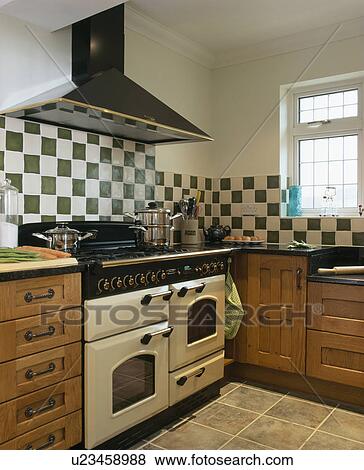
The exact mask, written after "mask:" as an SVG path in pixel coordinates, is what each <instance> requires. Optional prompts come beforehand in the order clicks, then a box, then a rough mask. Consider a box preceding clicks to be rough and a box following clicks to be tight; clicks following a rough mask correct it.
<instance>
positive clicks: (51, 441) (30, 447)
mask: <svg viewBox="0 0 364 470" xmlns="http://www.w3.org/2000/svg"><path fill="white" fill-rule="evenodd" d="M55 441H56V436H55V435H54V434H50V435H49V436H48V440H47V442H44V444H41V445H40V446H39V447H37V448H36V449H34V447H33V445H32V444H28V445H27V446H26V447H25V450H42V449H46V448H47V447H49V446H51V445H52V444H54V443H55Z"/></svg>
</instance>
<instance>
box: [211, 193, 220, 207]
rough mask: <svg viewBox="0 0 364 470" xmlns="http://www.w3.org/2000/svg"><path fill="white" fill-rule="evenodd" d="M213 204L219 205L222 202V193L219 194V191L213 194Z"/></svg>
mask: <svg viewBox="0 0 364 470" xmlns="http://www.w3.org/2000/svg"><path fill="white" fill-rule="evenodd" d="M212 202H213V203H214V204H218V203H219V202H220V193H219V191H213V192H212Z"/></svg>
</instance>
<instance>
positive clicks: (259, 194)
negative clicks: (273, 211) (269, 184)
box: [255, 189, 267, 202]
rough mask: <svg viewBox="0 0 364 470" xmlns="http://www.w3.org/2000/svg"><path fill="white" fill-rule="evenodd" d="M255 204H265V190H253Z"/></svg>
mask: <svg viewBox="0 0 364 470" xmlns="http://www.w3.org/2000/svg"><path fill="white" fill-rule="evenodd" d="M255 202H267V191H266V190H265V189H256V190H255Z"/></svg>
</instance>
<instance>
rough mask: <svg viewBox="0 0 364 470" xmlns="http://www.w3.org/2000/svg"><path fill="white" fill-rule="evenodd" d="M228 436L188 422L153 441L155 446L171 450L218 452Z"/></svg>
mask: <svg viewBox="0 0 364 470" xmlns="http://www.w3.org/2000/svg"><path fill="white" fill-rule="evenodd" d="M229 439H230V436H229V435H228V434H225V433H222V432H220V431H216V430H215V429H209V428H206V427H204V426H200V425H198V424H195V423H191V422H186V423H183V424H182V425H180V426H178V427H177V428H174V429H171V430H170V431H168V432H167V433H166V434H163V435H162V436H161V437H159V438H158V439H156V440H155V441H153V444H155V445H157V446H161V447H163V448H165V449H169V450H182V449H187V450H194V449H196V450H199V449H202V450H204V449H206V450H216V449H219V448H220V447H221V446H222V445H224V444H225V443H226V442H227V441H228V440H229Z"/></svg>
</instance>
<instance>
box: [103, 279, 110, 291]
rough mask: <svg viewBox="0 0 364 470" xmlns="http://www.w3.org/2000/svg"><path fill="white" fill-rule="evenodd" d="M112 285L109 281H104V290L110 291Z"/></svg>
mask: <svg viewBox="0 0 364 470" xmlns="http://www.w3.org/2000/svg"><path fill="white" fill-rule="evenodd" d="M110 287H111V283H110V281H109V279H104V282H103V284H102V290H110Z"/></svg>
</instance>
